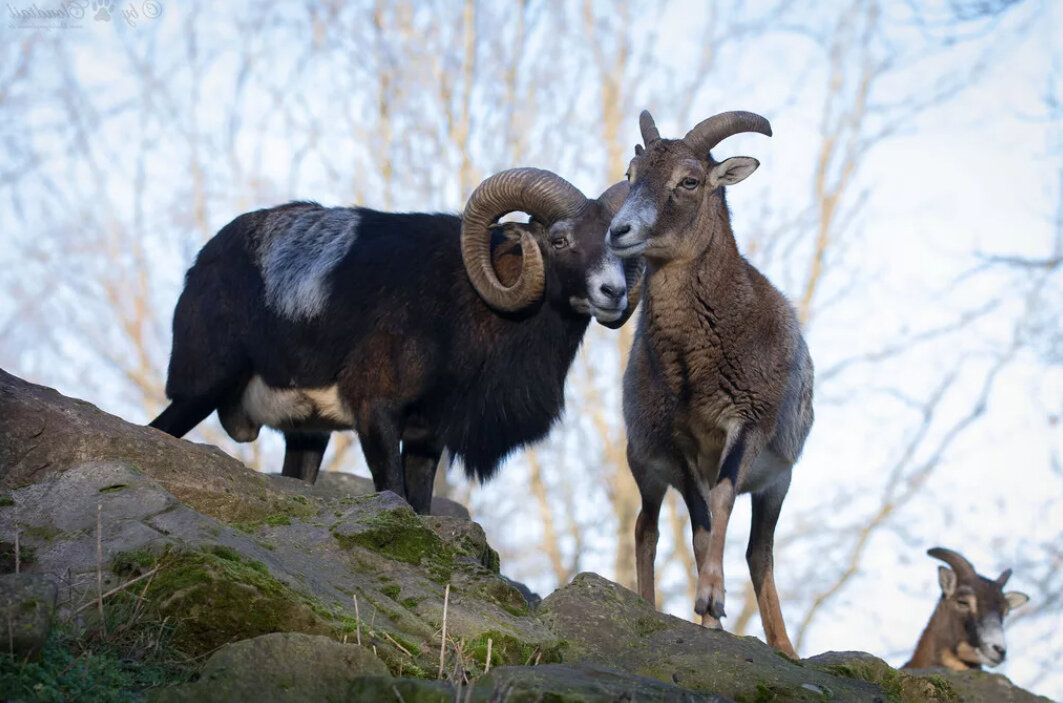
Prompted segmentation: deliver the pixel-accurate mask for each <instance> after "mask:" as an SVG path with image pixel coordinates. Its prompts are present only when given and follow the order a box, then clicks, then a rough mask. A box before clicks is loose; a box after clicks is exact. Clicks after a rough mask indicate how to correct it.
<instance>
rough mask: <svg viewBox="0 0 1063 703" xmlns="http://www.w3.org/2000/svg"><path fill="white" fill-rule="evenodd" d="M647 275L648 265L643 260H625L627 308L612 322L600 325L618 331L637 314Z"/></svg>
mask: <svg viewBox="0 0 1063 703" xmlns="http://www.w3.org/2000/svg"><path fill="white" fill-rule="evenodd" d="M645 275H646V264H645V262H644V261H643V260H642V259H641V258H638V257H636V258H634V259H625V260H624V280H625V281H626V282H627V307H626V308H624V314H622V315H621V316H620V317H618V318H617V319H615V320H613V321H612V322H599V323H598V324H600V325H603V326H604V327H608V328H609V329H611V330H618V329H620V328H621V327H623V326H624V323H625V322H627V321H628V320H629V319H631V316H632V315H634V314H635V308H636V307H637V306H638V304H639V300H641V299H642V281H643V278H644V277H645Z"/></svg>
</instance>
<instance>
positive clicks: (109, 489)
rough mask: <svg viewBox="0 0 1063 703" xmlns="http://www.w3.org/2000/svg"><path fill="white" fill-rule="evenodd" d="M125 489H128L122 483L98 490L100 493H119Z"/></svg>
mask: <svg viewBox="0 0 1063 703" xmlns="http://www.w3.org/2000/svg"><path fill="white" fill-rule="evenodd" d="M126 488H128V486H127V485H126V484H124V483H115V484H112V485H110V486H104V487H103V488H101V489H100V493H120V492H122V491H124V490H125V489H126Z"/></svg>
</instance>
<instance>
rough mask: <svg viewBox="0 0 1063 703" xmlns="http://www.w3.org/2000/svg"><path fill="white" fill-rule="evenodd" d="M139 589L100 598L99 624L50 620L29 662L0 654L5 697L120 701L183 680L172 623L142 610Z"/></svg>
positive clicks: (186, 665)
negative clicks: (48, 631)
mask: <svg viewBox="0 0 1063 703" xmlns="http://www.w3.org/2000/svg"><path fill="white" fill-rule="evenodd" d="M140 592H141V591H140V590H138V589H137V588H136V585H135V584H134V585H133V586H132V587H130V588H129V589H128V591H124V592H120V593H117V594H115V595H114V596H112V597H111V598H109V599H107V600H105V601H104V620H103V625H104V626H102V627H101V623H100V622H98V621H96V622H94V623H92V624H91V625H90V626H88V627H81V628H79V627H78V626H76V625H75V624H74V619H73V618H70V619H68V620H63V621H60V622H58V623H56V625H55V626H54V627H53V629H52V632H51V635H50V636H49V638H48V640H47V642H45V644H44V647H43V648H42V650H41V652H40V655H39V656H38V658H37V659H36V660H35V661H26V660H21V659H17V658H15V657H14V656H12V655H11V654H6V653H5V654H0V691H3V694H4V697H5V699H11V700H22V701H28V702H29V701H32V702H35V703H52V702H53V701H54V702H56V703H58V702H60V701H100V703H126V702H127V701H128V702H133V701H140V700H142V699H143V695H144V693H145V692H146V691H148V690H149V689H152V688H158V687H162V686H171V685H174V684H178V683H182V682H185V681H188V680H189V679H190V678H191V677H192V675H193V674H194V671H195V668H196V667H195V664H194V662H192V661H191V660H190V659H188V658H187V657H185V656H184V655H183V654H181V653H180V652H178V651H177V650H176V649H174V647H173V646H172V635H173V628H172V626H171V625H170V624H169V623H167V622H165V621H164V620H163V619H160V618H158V617H155V616H154V615H152V614H150V613H148V612H147V611H146V610H145V608H144V607H143V606H144V602H143V600H142V599H141V598H140V597H139V593H140ZM90 612H91V613H93V614H94V613H95V612H96V611H95V610H94V609H93V610H91V611H90Z"/></svg>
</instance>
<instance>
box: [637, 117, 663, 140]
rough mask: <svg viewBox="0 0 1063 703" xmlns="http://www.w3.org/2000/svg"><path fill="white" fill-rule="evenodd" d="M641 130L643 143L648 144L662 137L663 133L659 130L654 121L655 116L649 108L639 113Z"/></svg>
mask: <svg viewBox="0 0 1063 703" xmlns="http://www.w3.org/2000/svg"><path fill="white" fill-rule="evenodd" d="M639 131H640V132H642V143H643V144H645V145H646V146H649V145H650V142H655V141H657V140H658V139H660V138H661V133H660V132H658V131H657V125H655V124H654V123H653V116H652V115H650V111H649V110H643V111H642V114H640V115H639Z"/></svg>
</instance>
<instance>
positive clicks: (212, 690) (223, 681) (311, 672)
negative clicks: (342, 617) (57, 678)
mask: <svg viewBox="0 0 1063 703" xmlns="http://www.w3.org/2000/svg"><path fill="white" fill-rule="evenodd" d="M387 673H388V670H387V667H385V666H384V663H383V662H381V661H380V660H379V659H378V658H377V657H376V656H375V655H374V654H373V652H372V651H370V650H369V649H367V648H365V647H359V646H357V645H354V644H341V643H339V642H336V641H335V640H332V639H329V638H327V637H319V636H314V635H304V634H299V633H287V632H285V633H280V632H278V633H274V634H269V635H262V636H261V637H255V638H254V639H249V640H242V641H240V642H236V643H234V644H228V645H225V646H224V647H222V648H221V649H220V650H218V651H217V652H216V653H214V654H213V655H211V657H210V659H208V660H207V663H206V665H205V666H204V667H203V671H202V672H201V673H200V676H199V680H198V681H196V682H195V683H191V684H186V685H184V686H179V687H177V688H173V689H169V690H165V691H160V692H158V693H156V694H155V695H153V696H152V697H150V698H149V700H150V701H151V703H186V702H187V703H228V701H255V703H301V702H305V703H317V701H336V700H341V699H342V698H343V697H344V695H346V692H347V689H348V687H349V686H350V684H351V681H352V680H353V679H355V678H356V677H358V676H385V675H387Z"/></svg>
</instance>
